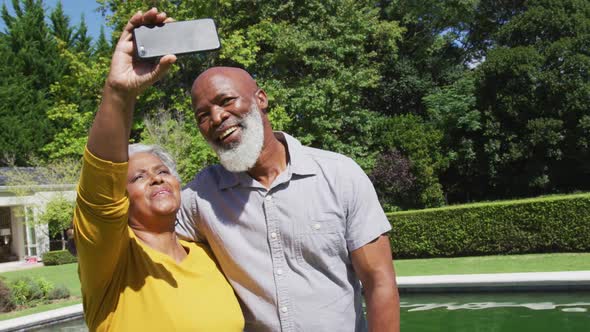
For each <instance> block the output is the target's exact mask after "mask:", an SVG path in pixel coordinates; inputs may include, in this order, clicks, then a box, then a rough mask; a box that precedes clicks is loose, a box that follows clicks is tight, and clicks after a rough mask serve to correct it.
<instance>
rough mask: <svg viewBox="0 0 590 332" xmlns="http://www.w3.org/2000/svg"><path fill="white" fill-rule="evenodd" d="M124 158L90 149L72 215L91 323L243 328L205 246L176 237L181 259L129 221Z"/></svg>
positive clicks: (121, 327) (95, 326) (127, 327)
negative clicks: (105, 156)
mask: <svg viewBox="0 0 590 332" xmlns="http://www.w3.org/2000/svg"><path fill="white" fill-rule="evenodd" d="M126 179H127V163H112V162H108V161H104V160H101V159H98V158H97V157H95V156H93V155H92V154H91V153H90V152H89V151H88V150H86V151H85V154H84V164H83V167H82V174H81V177H80V183H79V184H78V197H77V202H76V210H75V215H74V228H75V232H74V233H75V240H76V247H77V249H78V257H79V271H78V272H79V275H80V281H81V284H82V297H83V303H84V315H85V319H86V324H88V327H89V329H90V331H142V332H145V331H242V330H243V327H244V318H243V316H242V312H241V309H240V306H239V304H238V301H237V299H236V297H235V294H234V292H233V290H232V288H231V287H230V285H229V283H228V282H227V280H226V279H225V277H224V276H223V274H222V273H221V271H220V270H219V267H218V266H217V264H216V262H215V261H214V259H213V257H212V256H211V253H210V251H209V250H208V249H207V248H206V246H204V245H201V244H196V243H190V242H184V241H181V244H182V246H184V247H185V249H187V250H188V256H187V257H186V258H185V259H184V260H183V261H182V262H180V263H176V261H174V259H172V258H171V257H169V256H167V255H165V254H162V253H160V252H158V251H156V250H154V249H152V248H150V247H149V246H147V245H146V244H144V243H143V242H141V240H139V239H138V238H137V237H136V236H135V234H134V233H133V231H132V230H131V229H130V228H129V226H127V210H128V207H129V199H128V197H127V192H126V189H125V187H126Z"/></svg>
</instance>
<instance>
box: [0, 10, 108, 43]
mask: <svg viewBox="0 0 590 332" xmlns="http://www.w3.org/2000/svg"><path fill="white" fill-rule="evenodd" d="M0 1H2V4H6V6H7V7H8V9H9V11H10V12H11V13H14V12H13V11H12V0H0ZM58 1H60V0H43V4H44V6H45V8H46V10H47V14H46V15H45V17H49V13H51V11H52V9H53V8H54V7H55V5H56V3H57V2H58ZM61 3H62V5H63V9H64V12H65V14H66V15H67V16H69V17H70V24H71V25H72V26H77V25H78V23H80V15H81V14H84V19H85V20H86V25H87V26H88V35H90V37H92V39H93V40H96V39H97V38H98V35H99V34H100V27H101V26H103V27H104V29H105V33H106V35H107V39H108V36H109V35H110V33H111V29H110V28H109V27H107V25H106V20H105V19H104V18H103V17H102V16H101V14H100V13H99V12H97V11H96V9H97V8H98V3H96V1H94V0H61ZM5 29H6V25H5V24H4V21H3V20H2V19H0V31H2V32H4V31H5Z"/></svg>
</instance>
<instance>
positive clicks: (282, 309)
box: [281, 307, 289, 314]
mask: <svg viewBox="0 0 590 332" xmlns="http://www.w3.org/2000/svg"><path fill="white" fill-rule="evenodd" d="M287 311H289V309H287V307H282V308H281V312H282V313H284V314H286V313H287Z"/></svg>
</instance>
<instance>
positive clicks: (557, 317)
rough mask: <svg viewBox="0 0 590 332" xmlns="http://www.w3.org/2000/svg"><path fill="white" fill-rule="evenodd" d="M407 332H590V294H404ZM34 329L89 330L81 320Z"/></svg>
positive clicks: (403, 321) (403, 325)
mask: <svg viewBox="0 0 590 332" xmlns="http://www.w3.org/2000/svg"><path fill="white" fill-rule="evenodd" d="M401 330H402V331H404V332H406V331H410V332H430V331H432V332H442V331H449V332H523V331H535V332H555V331H559V332H581V331H582V332H583V331H590V292H570V293H564V292H559V293H557V292H543V293H540V292H539V293H535V292H533V293H531V292H527V293H469V294H466V293H456V294H449V293H445V294H402V295H401ZM35 331H42V332H58V331H60V332H65V331H68V332H81V331H88V329H87V328H86V326H85V324H84V321H83V320H82V319H78V320H74V321H69V322H65V323H60V324H56V325H52V326H47V327H44V328H42V329H36V330H35Z"/></svg>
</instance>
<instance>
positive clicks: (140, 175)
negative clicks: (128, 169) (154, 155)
mask: <svg viewBox="0 0 590 332" xmlns="http://www.w3.org/2000/svg"><path fill="white" fill-rule="evenodd" d="M141 179H143V175H142V174H139V175H136V176H134V177H133V178H132V179H131V182H137V180H141Z"/></svg>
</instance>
